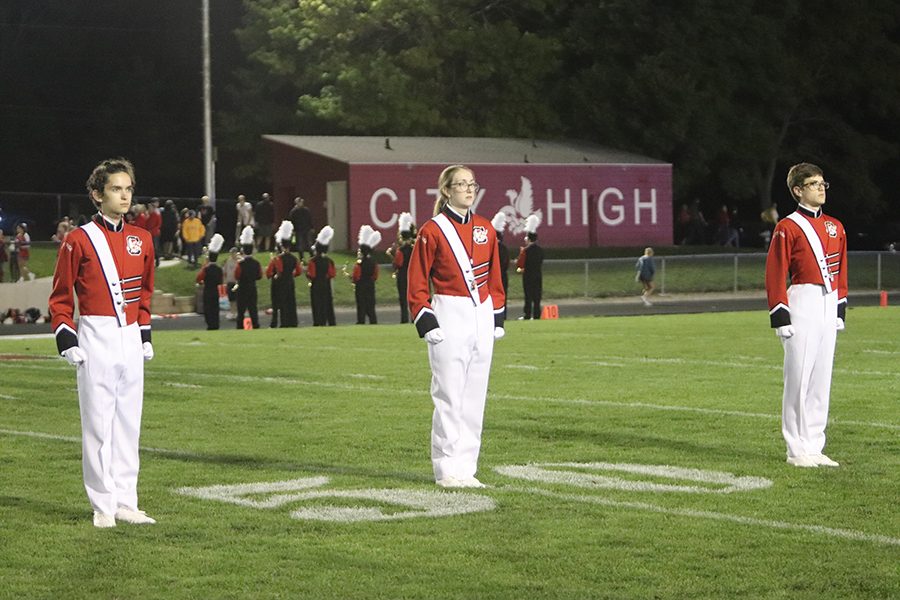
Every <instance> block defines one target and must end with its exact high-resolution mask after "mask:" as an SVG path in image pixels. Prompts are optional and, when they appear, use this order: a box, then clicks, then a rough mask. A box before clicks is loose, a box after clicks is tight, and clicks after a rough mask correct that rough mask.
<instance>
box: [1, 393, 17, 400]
mask: <svg viewBox="0 0 900 600" xmlns="http://www.w3.org/2000/svg"><path fill="white" fill-rule="evenodd" d="M0 398H2V399H3V400H18V398H16V397H15V396H10V395H8V394H0Z"/></svg>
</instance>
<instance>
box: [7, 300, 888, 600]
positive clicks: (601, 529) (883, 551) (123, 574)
mask: <svg viewBox="0 0 900 600" xmlns="http://www.w3.org/2000/svg"><path fill="white" fill-rule="evenodd" d="M898 326H900V310H898V309H897V308H893V307H892V308H888V309H878V308H860V309H852V310H851V311H850V315H849V319H848V329H847V331H846V332H844V333H842V334H841V335H840V338H839V342H838V352H837V357H836V365H835V376H834V385H833V389H832V409H831V423H830V425H829V430H828V433H829V443H828V447H827V449H826V451H827V452H828V454H829V455H830V456H832V457H833V458H835V459H836V460H838V461H840V462H841V463H842V466H841V467H840V468H839V469H824V468H820V469H796V468H792V467H789V466H787V465H786V464H785V463H784V449H783V442H782V440H781V436H780V432H779V425H780V418H779V414H780V396H781V372H780V362H781V355H782V352H781V348H780V346H779V344H778V342H777V340H776V339H775V337H774V335H773V334H772V332H771V330H770V329H769V328H768V323H767V318H766V316H765V314H764V313H763V314H760V313H725V314H715V315H677V316H652V317H651V316H645V317H639V318H602V319H597V318H595V319H590V318H587V319H563V320H559V321H536V322H511V323H509V324H508V333H507V337H506V338H505V339H503V340H501V341H500V342H498V344H497V346H496V350H495V357H494V365H493V369H492V376H491V385H490V393H489V398H488V407H487V414H486V418H485V432H484V446H483V449H482V457H481V469H480V472H479V476H480V478H481V479H482V480H483V481H485V482H486V483H488V484H490V485H491V486H492V487H491V488H489V489H487V490H477V491H474V492H472V493H475V494H477V495H479V496H484V497H488V498H490V499H492V500H493V501H494V502H495V504H496V507H495V508H494V509H493V510H490V511H487V512H479V513H472V514H464V515H455V516H445V517H436V518H427V517H420V518H412V519H403V520H397V521H390V522H358V523H334V522H324V521H315V520H298V519H293V518H291V516H290V515H291V511H294V510H297V509H299V508H305V507H312V508H325V507H328V506H338V507H343V508H351V507H353V506H355V505H357V504H362V505H365V506H368V507H381V508H383V510H384V511H385V512H387V513H393V512H396V511H397V510H401V509H398V508H397V507H391V506H386V505H385V504H384V503H380V502H375V501H348V500H346V499H335V498H318V499H313V500H306V501H300V500H297V501H294V502H289V503H287V504H285V505H283V506H280V507H276V508H269V509H259V508H251V507H248V506H238V505H235V504H228V503H224V502H219V501H214V500H202V499H199V498H197V497H192V496H184V495H181V494H177V493H176V492H175V490H177V489H179V488H182V487H184V486H192V487H199V486H211V485H218V484H229V485H230V484H245V483H254V482H275V481H284V480H291V479H298V478H304V477H314V476H325V477H328V478H329V479H330V482H329V484H328V485H327V486H326V487H327V488H328V489H337V490H361V489H389V490H400V491H401V492H402V491H414V492H431V491H435V487H434V485H433V483H432V481H431V468H430V462H429V458H428V452H429V449H428V436H429V428H430V417H431V402H430V398H429V396H428V382H429V372H428V364H427V358H426V354H425V348H424V344H423V342H421V341H420V340H418V339H417V338H416V335H415V332H414V329H413V328H412V327H411V326H400V325H385V326H378V327H338V328H333V329H328V330H320V329H312V328H305V329H297V330H266V329H261V330H256V331H250V332H244V331H237V330H223V331H213V332H206V331H194V332H168V331H166V332H158V333H157V334H156V335H154V341H155V347H156V351H157V358H156V359H154V360H153V361H152V362H151V363H147V373H146V380H147V383H146V385H147V388H146V393H145V404H144V407H145V408H144V424H143V435H142V447H143V448H144V450H143V452H142V461H143V464H142V470H141V479H140V492H141V504H142V508H144V509H146V510H147V511H148V512H149V513H150V514H151V515H153V516H155V517H156V518H158V519H159V524H158V525H156V526H152V527H136V526H128V525H124V524H123V525H120V526H119V527H117V528H116V529H114V530H108V531H100V530H96V529H94V528H93V527H92V526H91V524H90V515H89V507H88V504H87V501H86V498H85V497H84V491H83V488H82V484H81V468H80V443H79V442H78V439H79V435H80V428H79V423H78V407H77V399H76V392H75V381H74V379H75V378H74V374H73V372H72V370H71V368H70V367H68V366H67V365H66V364H65V363H64V362H63V361H61V360H59V359H55V358H51V357H52V356H53V355H54V353H55V352H54V346H53V341H52V340H50V339H27V340H10V339H4V338H0V355H3V356H6V357H7V359H5V360H0V381H2V382H3V383H2V386H0V430H2V431H0V465H2V468H0V490H2V492H0V548H2V549H3V550H2V556H3V560H2V561H0V581H2V582H3V583H2V586H0V597H16V598H18V597H54V598H61V597H79V598H80V597H85V598H87V597H91V598H93V597H101V598H112V597H116V598H138V597H139V598H195V597H220V598H234V597H254V598H276V597H315V598H435V597H439V598H730V597H746V598H788V597H790V598H817V599H818V598H892V597H897V596H898V595H900V574H898V570H897V564H898V558H900V520H898V512H897V508H896V503H897V483H896V482H897V481H898V478H900V458H898V457H900V438H898V431H900V422H898V420H897V414H898V413H897V396H896V389H897V387H898V385H897V384H898V377H900V374H898V371H897V369H896V362H897V357H898V355H900V341H898V340H897V337H896V335H895V332H896V331H898ZM12 355H24V356H25V357H28V358H15V357H13V356H12ZM28 432H31V433H30V434H29V433H28ZM36 434H49V436H50V437H44V436H38V435H36ZM568 462H573V463H614V464H619V465H621V464H639V465H656V466H664V465H668V466H672V467H683V468H689V469H699V470H702V471H704V472H709V471H716V472H728V473H732V474H734V475H735V476H739V477H757V478H765V479H767V480H770V481H771V486H770V487H767V488H764V489H755V490H751V491H738V492H734V493H730V494H725V493H686V492H671V491H670V492H659V491H656V492H648V491H638V490H637V489H634V487H629V486H628V485H625V486H623V487H624V488H626V489H603V488H599V489H596V488H578V487H575V486H573V485H567V484H562V483H542V482H530V481H524V480H521V479H516V478H514V477H510V476H506V475H501V474H500V473H498V472H497V471H495V468H497V467H501V466H503V465H525V464H529V463H568ZM660 468H661V467H660ZM563 470H565V469H563ZM570 470H571V469H570ZM576 470H577V471H579V472H581V473H587V472H589V470H588V469H586V468H580V469H576ZM595 474H597V475H605V476H614V477H618V478H621V479H623V480H625V482H626V483H636V482H641V481H644V482H651V483H678V484H685V485H691V484H692V482H691V481H683V480H679V481H672V480H670V479H666V478H665V477H664V476H662V475H661V474H660V473H659V472H654V473H652V474H648V475H636V474H630V473H619V472H615V473H612V472H608V471H603V472H599V473H595ZM713 487H715V486H713ZM262 497H264V495H256V496H255V498H256V499H261V498H262Z"/></svg>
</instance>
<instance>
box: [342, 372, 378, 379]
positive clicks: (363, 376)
mask: <svg viewBox="0 0 900 600" xmlns="http://www.w3.org/2000/svg"><path fill="white" fill-rule="evenodd" d="M350 377H353V378H355V379H384V375H372V374H371V373H350Z"/></svg>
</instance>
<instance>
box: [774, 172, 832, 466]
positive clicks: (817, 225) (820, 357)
mask: <svg viewBox="0 0 900 600" xmlns="http://www.w3.org/2000/svg"><path fill="white" fill-rule="evenodd" d="M787 186H788V189H789V190H790V192H791V196H792V197H793V198H794V200H795V201H796V202H797V210H796V212H793V213H791V214H790V215H788V216H787V217H786V218H784V219H782V220H781V221H779V222H778V225H776V226H775V230H774V231H773V232H772V241H771V243H770V244H769V253H768V256H767V258H766V294H767V296H768V301H769V317H770V320H771V326H772V327H773V328H775V334H776V335H777V336H778V337H779V338H780V339H781V344H782V346H783V347H784V394H783V396H782V401H781V431H782V435H783V436H784V441H785V442H786V443H787V462H788V464H790V465H793V466H795V467H821V466H825V467H837V466H838V463H837V461H834V460H832V459H830V458H829V457H827V456H825V455H824V454H823V453H822V451H823V450H824V449H825V426H826V425H827V424H828V404H829V398H830V395H831V372H832V367H833V365H834V348H835V344H836V341H837V332H838V331H841V330H843V329H844V321H845V319H846V318H847V234H846V232H845V231H844V226H843V225H842V224H841V222H840V221H838V220H837V219H835V218H834V217H832V216H830V215H826V214H824V213H823V212H822V206H823V205H824V204H825V190H827V189H828V182H826V181H825V178H824V176H823V173H822V169H820V168H819V167H817V166H816V165H812V164H809V163H800V164H797V165H794V166H793V167H791V169H790V170H789V171H788V176H787ZM788 276H790V287H787V289H785V281H786V280H787V278H788Z"/></svg>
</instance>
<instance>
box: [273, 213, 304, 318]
mask: <svg viewBox="0 0 900 600" xmlns="http://www.w3.org/2000/svg"><path fill="white" fill-rule="evenodd" d="M293 237H294V224H293V223H291V222H290V221H282V222H281V226H280V227H279V228H278V231H277V232H276V233H275V242H276V243H277V244H278V247H279V249H280V250H281V252H279V253H278V255H277V256H275V257H274V258H272V260H271V261H270V262H269V266H268V267H267V268H266V277H268V278H269V279H271V280H272V327H278V317H279V315H280V316H281V326H282V327H296V326H297V296H296V292H295V289H294V277H299V276H300V273H302V272H303V267H301V266H300V261H299V260H298V259H297V257H296V256H294V255H293V254H291V244H292V241H291V240H292V238H293Z"/></svg>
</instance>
